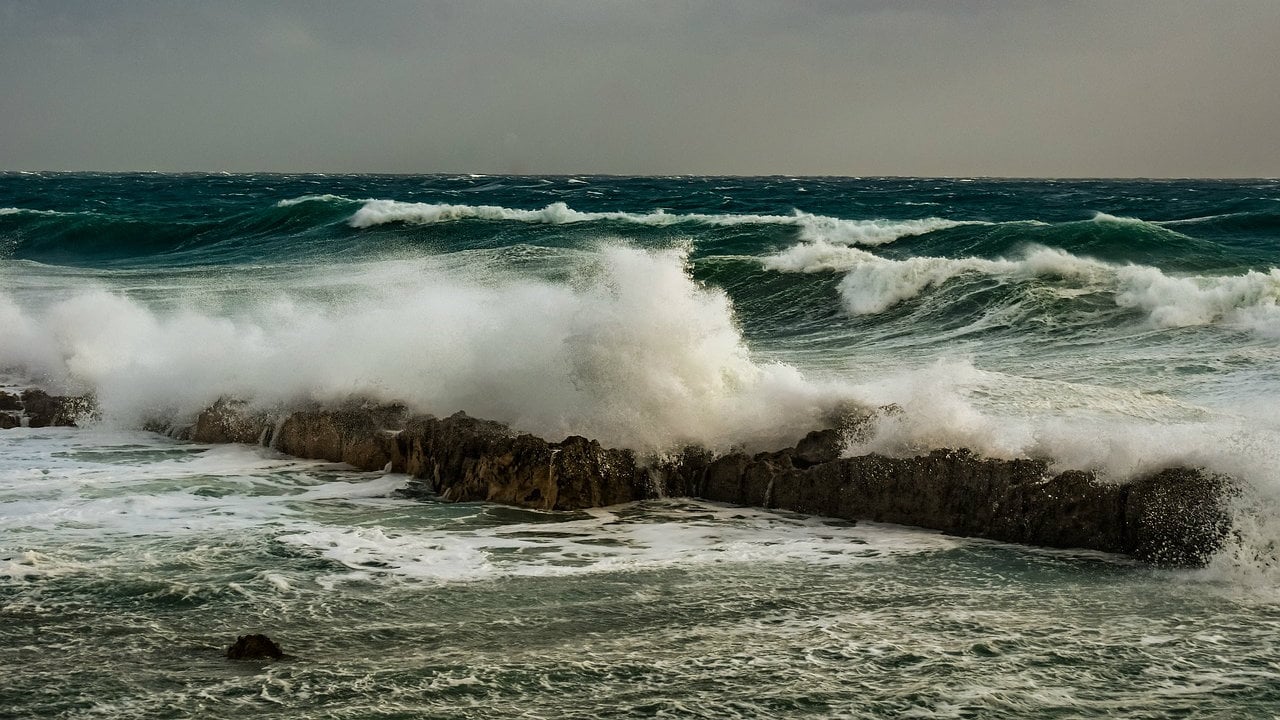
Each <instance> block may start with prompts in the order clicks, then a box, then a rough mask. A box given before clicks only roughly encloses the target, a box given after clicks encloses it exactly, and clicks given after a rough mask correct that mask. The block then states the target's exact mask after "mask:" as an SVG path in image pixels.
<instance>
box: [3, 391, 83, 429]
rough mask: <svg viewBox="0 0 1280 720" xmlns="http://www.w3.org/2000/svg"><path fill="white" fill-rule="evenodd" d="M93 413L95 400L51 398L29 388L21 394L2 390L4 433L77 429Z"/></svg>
mask: <svg viewBox="0 0 1280 720" xmlns="http://www.w3.org/2000/svg"><path fill="white" fill-rule="evenodd" d="M92 413H93V400H92V399H91V398H84V397H78V396H74V395H50V394H49V393H47V392H45V391H43V390H37V389H35V388H28V389H26V390H22V391H21V392H17V393H9V392H4V391H2V390H0V430H8V429H10V428H16V427H31V428H42V427H75V426H76V421H77V420H79V419H80V418H82V417H84V416H88V415H92Z"/></svg>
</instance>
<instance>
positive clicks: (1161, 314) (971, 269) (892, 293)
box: [762, 242, 1280, 335]
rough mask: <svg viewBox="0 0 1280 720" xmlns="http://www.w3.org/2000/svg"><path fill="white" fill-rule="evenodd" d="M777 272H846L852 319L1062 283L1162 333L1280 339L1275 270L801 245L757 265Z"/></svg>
mask: <svg viewBox="0 0 1280 720" xmlns="http://www.w3.org/2000/svg"><path fill="white" fill-rule="evenodd" d="M762 263H763V265H764V266H765V267H766V268H768V269H770V270H776V271H779V272H803V273H814V272H833V271H834V272H844V273H846V275H845V277H844V279H843V280H842V281H841V283H840V286H839V291H840V295H841V298H842V299H843V301H844V305H845V308H846V309H847V310H848V312H849V313H851V314H853V315H869V314H874V313H880V312H884V311H885V310H887V309H889V308H891V307H893V306H895V305H897V304H899V303H901V302H904V301H906V300H910V299H913V298H916V297H919V296H920V295H921V294H923V293H925V292H927V291H929V290H933V289H937V288H939V287H942V286H943V285H945V284H946V283H948V282H951V281H953V280H956V279H958V278H962V277H964V276H975V277H979V276H981V277H995V278H1001V279H1005V280H1010V281H1018V282H1025V281H1028V280H1032V279H1041V280H1053V281H1062V282H1065V283H1068V284H1071V285H1074V286H1075V287H1076V288H1078V289H1080V290H1085V291H1089V292H1101V293H1109V294H1111V295H1112V297H1114V299H1115V303H1116V306H1117V307H1121V308H1132V309H1135V310H1141V311H1143V312H1145V313H1146V315H1147V318H1148V320H1149V321H1150V322H1151V324H1152V325H1154V326H1156V327H1161V328H1173V327H1188V326H1198V325H1211V324H1215V323H1229V324H1233V325H1238V326H1240V327H1243V328H1246V329H1250V330H1254V331H1256V332H1259V333H1262V334H1267V335H1280V308H1277V301H1280V269H1272V270H1270V271H1268V272H1265V273H1264V272H1258V271H1254V270H1251V271H1248V272H1246V273H1245V274H1243V275H1185V276H1178V275H1170V274H1167V273H1165V272H1164V271H1162V270H1160V269H1159V268H1154V267H1148V266H1142V265H1132V264H1130V265H1116V264H1112V263H1107V262H1103V261H1100V260H1094V259H1092V258H1087V257H1080V256H1077V255H1072V254H1071V253H1068V252H1065V251H1063V250H1056V249H1052V248H1045V247H1039V246H1030V247H1028V248H1027V249H1026V250H1024V251H1023V252H1022V254H1021V255H1020V256H1014V257H1011V258H1007V259H1006V258H997V259H986V258H976V257H967V258H945V257H929V256H917V257H910V258H906V259H903V260H895V259H892V258H885V257H880V256H878V255H875V254H873V253H871V252H867V251H865V250H859V249H858V248H852V247H845V246H840V245H834V244H831V243H826V242H812V243H800V244H797V245H794V246H792V247H790V248H787V249H786V250H784V251H782V252H780V253H777V254H775V255H771V256H768V257H766V258H764V259H763V260H762Z"/></svg>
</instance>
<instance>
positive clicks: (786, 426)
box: [0, 246, 833, 449]
mask: <svg viewBox="0 0 1280 720" xmlns="http://www.w3.org/2000/svg"><path fill="white" fill-rule="evenodd" d="M685 262H686V261H685V255H684V254H683V252H681V251H677V250H671V251H661V252H646V251H642V250H637V249H632V248H627V247H617V246H611V247H604V248H602V249H601V250H600V251H599V252H598V253H595V254H592V255H591V256H590V257H589V258H588V261H587V262H586V263H585V265H584V266H583V267H582V268H581V269H580V274H579V277H578V279H577V281H576V282H575V283H574V284H572V285H570V284H560V283H552V282H548V281H543V280H537V279H532V278H528V277H523V276H520V275H517V274H515V273H513V272H511V271H499V270H495V269H493V268H489V267H484V266H474V267H454V268H446V267H444V266H442V264H441V263H440V262H439V261H436V260H434V259H433V258H422V257H419V258H417V259H415V260H410V259H404V260H390V261H385V262H379V263H372V264H367V265H364V266H362V267H360V268H351V267H334V266H326V267H321V268H313V269H310V270H305V271H299V272H300V273H301V276H300V277H296V278H294V279H293V280H292V282H294V283H296V284H297V285H298V286H302V287H305V286H308V285H313V284H314V285H320V286H327V287H332V288H333V292H332V294H330V295H328V301H326V300H325V294H321V295H320V296H319V297H316V296H314V295H310V296H309V295H307V294H306V293H302V292H291V291H280V290H277V289H275V287H274V286H275V285H276V283H278V282H279V281H280V277H279V276H278V275H274V274H273V275H271V277H269V278H266V279H265V281H264V282H263V283H262V284H261V286H260V287H258V288H256V290H255V291H254V292H251V293H243V292H238V293H237V297H238V299H237V300H236V301H235V302H230V303H229V304H227V305H225V306H218V305H217V303H216V302H215V301H213V300H210V299H209V296H215V297H216V295H217V292H216V289H217V287H218V286H220V285H221V284H222V283H223V282H226V281H224V280H222V279H218V278H210V279H208V280H207V281H206V282H208V283H211V284H212V285H213V287H193V288H189V289H190V290H191V291H192V292H191V293H190V294H179V295H177V296H176V297H173V298H169V299H168V300H167V301H166V302H165V303H164V307H163V308H161V307H156V306H153V305H149V304H147V303H144V302H143V301H141V300H139V299H138V298H136V297H134V296H131V295H129V294H125V293H122V292H118V291H113V290H112V289H111V288H110V287H109V286H106V285H97V286H89V287H85V288H82V289H80V290H78V291H76V292H74V293H70V294H68V293H67V292H66V291H60V292H58V293H56V294H54V295H52V296H50V297H48V298H46V300H45V301H44V302H36V301H31V300H30V299H28V300H27V301H26V302H24V304H23V305H19V304H18V302H17V301H16V300H15V299H14V298H13V297H12V296H9V295H6V294H0V330H3V332H4V333H5V337H6V338H7V339H9V340H10V342H6V343H5V344H4V345H3V346H0V367H14V366H18V367H24V368H27V369H28V370H29V372H30V373H31V374H34V375H36V376H38V377H40V378H42V379H43V380H44V382H46V383H47V384H50V385H52V386H54V388H55V389H61V390H67V391H91V392H94V393H95V394H96V395H97V397H98V400H99V402H100V403H101V405H102V408H103V411H104V413H105V414H106V415H107V417H108V419H113V418H114V419H115V420H116V421H119V422H122V423H125V424H130V423H134V424H136V423H137V422H140V421H143V420H145V419H146V418H147V417H148V416H151V415H155V414H161V413H177V414H185V415H188V416H189V415H190V414H191V413H194V412H196V411H198V410H199V409H201V408H202V407H204V406H207V405H208V404H209V403H211V402H212V401H213V400H215V399H216V398H217V397H219V396H220V395H223V394H233V395H239V396H242V397H249V398H254V399H255V400H258V401H261V402H288V401H291V400H296V399H299V398H316V399H321V400H326V399H327V400H333V399H338V398H342V397H345V396H348V395H350V394H356V395H365V396H370V397H374V398H378V399H384V400H397V401H405V402H408V403H410V404H411V405H413V406H414V407H415V408H416V409H419V410H422V411H427V412H433V413H437V414H448V413H452V412H455V411H458V410H465V411H466V412H468V413H471V414H474V415H478V416H481V417H487V418H493V419H497V420H503V421H507V422H510V423H512V424H513V425H515V426H516V427H518V428H520V429H523V430H528V431H532V432H536V433H538V434H542V435H545V436H547V437H553V438H554V437H563V436H565V435H568V434H583V435H587V436H590V437H594V438H597V439H600V440H601V441H603V442H605V443H608V444H612V445H622V446H628V447H635V448H640V449H667V448H671V447H675V446H678V445H680V444H682V443H700V444H704V445H707V446H709V447H727V446H728V445H731V444H734V443H738V442H753V441H763V440H765V439H767V438H773V439H777V440H779V441H783V442H785V441H794V438H793V437H791V436H792V435H794V434H796V433H797V432H799V433H803V431H804V430H806V429H808V428H811V427H813V426H814V425H815V424H817V423H818V422H819V420H820V417H821V415H822V413H823V412H824V411H825V409H826V408H828V407H829V406H830V404H831V403H832V402H833V394H832V391H831V389H830V388H827V387H824V386H823V385H822V384H820V383H815V382H812V381H810V380H808V379H806V378H805V377H804V376H803V375H802V374H801V373H800V372H799V371H798V370H797V369H796V368H794V367H791V366H788V365H785V364H781V363H770V362H762V361H758V360H756V359H754V358H753V357H752V354H751V353H750V352H749V351H748V349H747V347H746V344H745V342H744V340H743V337H742V335H741V333H740V331H739V329H738V326H737V324H736V319H735V317H734V312H733V308H732V305H731V303H730V302H729V299H728V297H727V296H726V295H725V294H724V293H723V292H721V291H719V290H716V289H712V288H707V287H704V286H702V285H701V284H700V283H697V282H695V281H694V280H693V279H692V278H691V277H690V276H689V274H688V269H687V268H686V266H685ZM317 275H318V276H319V277H317ZM193 282H194V281H193ZM231 282H235V280H234V279H233V280H231ZM339 288H340V290H339ZM68 295H69V296H68Z"/></svg>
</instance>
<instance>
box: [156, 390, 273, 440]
mask: <svg viewBox="0 0 1280 720" xmlns="http://www.w3.org/2000/svg"><path fill="white" fill-rule="evenodd" d="M271 427H273V423H272V421H271V418H270V417H268V416H267V415H266V414H264V413H258V412H250V411H249V409H248V403H246V402H244V401H243V400H235V399H232V398H219V399H218V400H217V402H215V403H214V404H213V405H210V406H209V407H208V408H206V409H205V410H203V411H202V412H201V413H200V414H199V415H197V416H196V421H195V424H193V425H192V426H191V427H189V428H185V429H183V430H179V431H177V432H175V433H174V435H176V436H178V437H180V438H182V439H184V440H191V441H193V442H201V443H233V442H234V443H246V444H251V445H256V444H258V442H259V441H260V440H261V439H262V436H263V432H264V431H266V430H268V429H270V428H271Z"/></svg>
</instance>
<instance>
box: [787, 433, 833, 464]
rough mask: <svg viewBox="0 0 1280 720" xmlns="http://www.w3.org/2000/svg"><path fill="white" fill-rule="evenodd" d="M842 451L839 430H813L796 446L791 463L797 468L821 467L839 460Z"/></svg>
mask: <svg viewBox="0 0 1280 720" xmlns="http://www.w3.org/2000/svg"><path fill="white" fill-rule="evenodd" d="M843 449H844V438H843V437H842V436H841V433H840V431H839V430H837V429H835V428H828V429H826V430H814V431H813V432H811V433H809V434H808V435H805V436H804V439H803V440H801V441H800V442H799V443H797V444H796V452H795V455H793V456H792V462H793V463H795V464H796V465H797V466H799V467H812V466H814V465H821V464H822V463H827V462H831V461H832V460H835V459H837V458H839V457H840V452H841V451H842V450H843Z"/></svg>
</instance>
